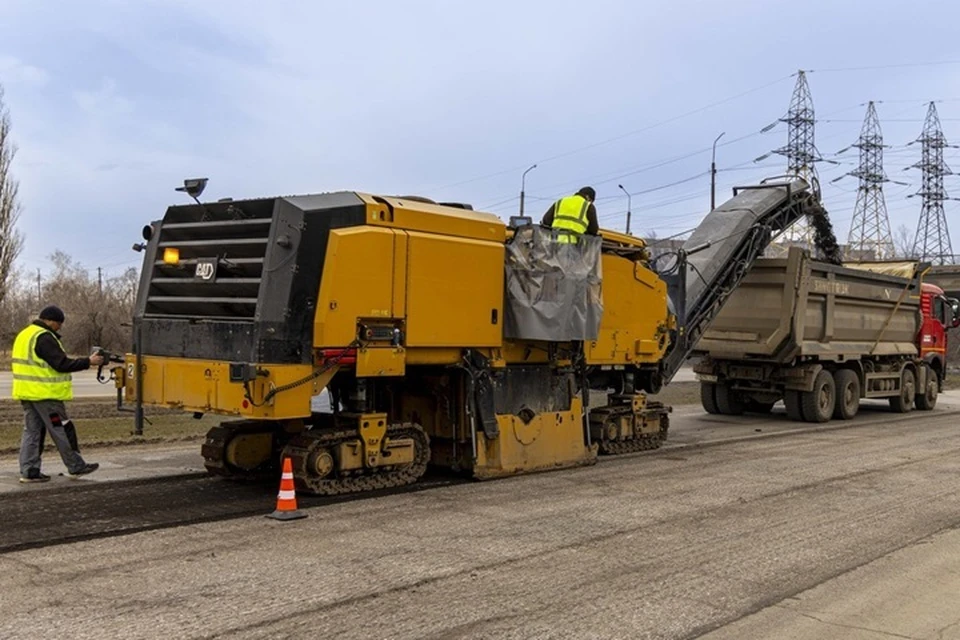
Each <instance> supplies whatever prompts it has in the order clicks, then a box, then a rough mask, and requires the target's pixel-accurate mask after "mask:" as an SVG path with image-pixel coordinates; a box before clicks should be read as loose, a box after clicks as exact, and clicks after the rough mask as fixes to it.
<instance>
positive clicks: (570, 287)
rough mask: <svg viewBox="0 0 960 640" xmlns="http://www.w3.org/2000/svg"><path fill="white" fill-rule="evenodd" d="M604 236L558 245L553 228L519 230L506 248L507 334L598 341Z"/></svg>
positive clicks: (504, 324)
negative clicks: (601, 250) (601, 259)
mask: <svg viewBox="0 0 960 640" xmlns="http://www.w3.org/2000/svg"><path fill="white" fill-rule="evenodd" d="M601 243H602V241H601V239H600V237H599V236H589V235H583V236H580V241H579V242H578V243H577V244H561V243H558V242H556V240H555V239H554V237H553V234H552V232H551V231H550V230H549V229H546V228H544V227H541V226H538V225H529V226H525V227H521V228H519V229H517V231H516V234H515V235H514V237H513V239H512V240H511V241H509V242H508V243H507V246H506V264H505V265H504V268H505V277H506V300H505V301H504V316H505V317H504V322H503V335H504V337H505V338H511V339H519V340H545V341H552V342H565V341H568V340H596V339H597V336H598V334H599V331H600V318H601V316H602V315H603V294H602V290H601V280H602V273H601V270H600V248H601Z"/></svg>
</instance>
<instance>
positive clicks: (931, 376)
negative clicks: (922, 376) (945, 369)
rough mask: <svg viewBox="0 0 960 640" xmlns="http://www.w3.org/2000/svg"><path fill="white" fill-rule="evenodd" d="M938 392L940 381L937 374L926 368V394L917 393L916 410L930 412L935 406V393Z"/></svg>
mask: <svg viewBox="0 0 960 640" xmlns="http://www.w3.org/2000/svg"><path fill="white" fill-rule="evenodd" d="M939 390H940V379H939V377H938V376H937V372H936V371H934V370H933V369H931V368H929V367H927V389H926V393H918V394H917V398H916V404H917V409H919V410H920V411H932V410H933V408H934V407H935V406H937V392H938V391H939Z"/></svg>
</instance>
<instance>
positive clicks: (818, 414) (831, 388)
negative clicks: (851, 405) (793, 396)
mask: <svg viewBox="0 0 960 640" xmlns="http://www.w3.org/2000/svg"><path fill="white" fill-rule="evenodd" d="M836 402H837V385H836V382H834V380H833V375H832V374H831V373H830V372H829V371H824V370H821V371H820V373H818V374H817V377H816V379H814V381H813V391H804V392H802V393H801V394H800V408H801V410H802V411H803V419H804V420H806V421H807V422H827V421H829V420H830V418H831V416H833V408H834V406H835V405H836Z"/></svg>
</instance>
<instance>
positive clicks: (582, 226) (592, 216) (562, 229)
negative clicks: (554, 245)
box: [540, 187, 600, 244]
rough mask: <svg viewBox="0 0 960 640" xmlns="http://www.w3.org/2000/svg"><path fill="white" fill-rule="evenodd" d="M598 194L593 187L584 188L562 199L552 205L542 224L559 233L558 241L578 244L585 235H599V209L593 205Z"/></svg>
mask: <svg viewBox="0 0 960 640" xmlns="http://www.w3.org/2000/svg"><path fill="white" fill-rule="evenodd" d="M596 199H597V192H596V191H594V190H593V187H583V188H582V189H580V190H579V191H577V192H576V193H575V194H573V195H572V196H566V197H565V198H560V199H559V200H557V201H556V202H555V203H553V204H552V205H550V208H549V209H547V212H546V213H545V214H544V215H543V220H541V222H540V224H542V225H543V226H545V227H548V228H550V229H552V230H554V231H555V232H556V233H557V241H558V242H561V243H565V244H576V242H577V239H578V238H579V237H580V236H582V235H583V234H585V233H586V234H589V235H597V234H598V233H599V232H600V224H599V223H598V222H597V208H596V207H595V206H594V205H593V202H594V200H596Z"/></svg>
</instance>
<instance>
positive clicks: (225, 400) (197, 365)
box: [117, 354, 336, 420]
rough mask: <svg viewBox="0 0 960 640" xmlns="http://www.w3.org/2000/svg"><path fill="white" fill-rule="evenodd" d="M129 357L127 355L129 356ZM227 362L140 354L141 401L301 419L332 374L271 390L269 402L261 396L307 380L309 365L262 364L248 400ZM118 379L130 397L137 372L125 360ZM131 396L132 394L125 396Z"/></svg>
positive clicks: (208, 410)
mask: <svg viewBox="0 0 960 640" xmlns="http://www.w3.org/2000/svg"><path fill="white" fill-rule="evenodd" d="M129 358H130V361H131V362H132V361H133V354H130V356H129ZM229 369H230V365H229V364H228V363H226V362H205V361H202V360H191V359H186V358H165V357H154V356H146V357H144V359H143V362H142V364H141V367H140V373H139V375H142V376H143V395H142V398H143V402H144V403H146V404H153V405H159V406H166V407H173V408H177V409H183V410H185V411H195V412H200V413H216V414H222V415H234V416H243V417H248V418H269V419H273V420H279V419H290V418H303V417H307V416H309V415H310V400H311V398H312V397H313V396H314V395H315V394H317V393H319V392H320V391H321V390H322V389H323V388H324V387H325V386H326V385H327V383H328V382H329V381H330V379H331V378H332V377H333V375H334V374H335V373H336V369H335V368H333V369H331V370H329V371H328V372H326V373H324V374H323V375H321V376H318V377H316V378H315V379H313V380H311V381H310V383H309V384H302V385H300V386H298V387H296V388H293V389H290V390H289V391H286V392H284V393H280V394H276V395H275V396H274V397H273V398H271V399H270V401H269V402H264V399H265V396H266V394H267V393H269V391H270V389H271V388H272V387H279V386H283V385H287V384H290V383H292V382H295V381H299V380H303V379H305V378H310V375H311V374H312V373H313V371H314V369H313V367H312V366H311V365H264V366H263V367H262V369H263V371H264V372H265V374H266V375H264V376H262V377H258V378H257V379H256V380H253V381H251V382H250V383H248V388H249V391H250V398H247V397H246V389H244V385H243V383H242V382H232V381H231V380H230V370H229ZM117 373H118V374H119V375H121V376H123V379H122V380H120V383H122V386H124V387H125V388H126V390H127V397H128V398H131V396H132V395H133V393H134V391H135V384H134V382H135V378H136V376H137V375H138V374H137V372H136V370H135V367H134V366H133V365H132V364H131V365H130V366H129V367H128V368H127V369H122V368H120V369H118V370H117ZM131 399H132V398H131Z"/></svg>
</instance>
